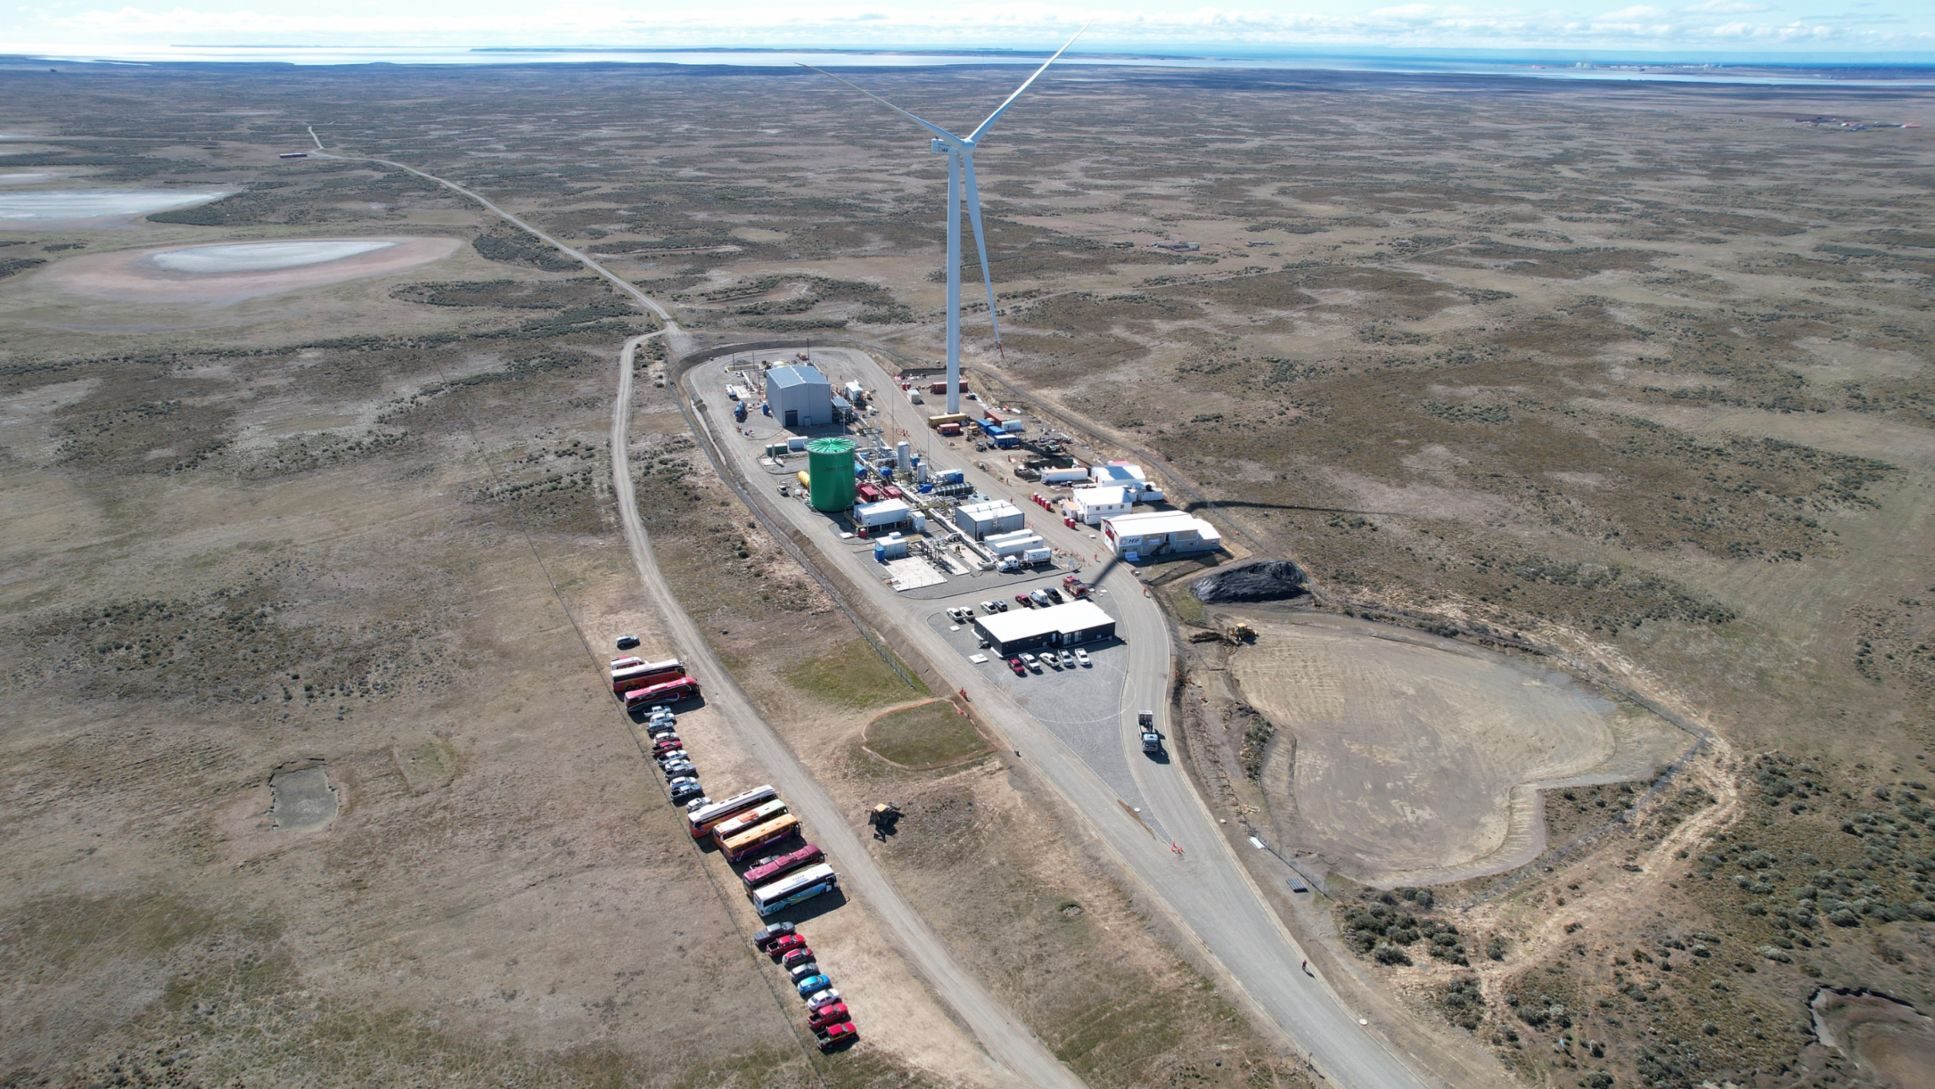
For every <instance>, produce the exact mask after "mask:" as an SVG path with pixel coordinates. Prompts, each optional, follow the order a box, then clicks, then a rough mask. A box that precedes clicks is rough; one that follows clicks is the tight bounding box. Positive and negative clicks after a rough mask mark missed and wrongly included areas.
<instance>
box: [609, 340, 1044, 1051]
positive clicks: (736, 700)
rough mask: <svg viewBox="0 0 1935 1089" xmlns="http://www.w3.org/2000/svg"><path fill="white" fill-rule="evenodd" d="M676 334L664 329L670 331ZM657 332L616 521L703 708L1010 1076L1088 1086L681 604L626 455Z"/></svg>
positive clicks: (628, 360)
mask: <svg viewBox="0 0 1935 1089" xmlns="http://www.w3.org/2000/svg"><path fill="white" fill-rule="evenodd" d="M669 328H671V326H670V324H669V323H668V329H669ZM658 335H659V334H658V333H646V334H644V335H643V336H637V337H633V338H632V339H630V340H628V341H626V342H625V348H624V351H623V352H622V353H621V354H620V356H619V361H618V395H617V397H616V399H615V400H614V402H613V405H612V412H611V476H612V490H613V492H614V493H615V494H616V495H617V496H618V510H619V523H620V525H622V526H623V527H624V530H625V544H626V546H627V547H628V548H630V550H631V554H632V564H633V566H634V567H636V568H637V570H638V577H639V581H640V582H642V583H644V585H645V593H646V596H647V597H648V598H650V599H651V604H652V606H653V608H654V609H656V610H657V612H658V613H659V616H660V618H661V619H662V620H663V622H664V625H665V630H666V632H667V634H669V635H670V636H671V638H672V641H673V642H674V643H675V644H676V645H677V646H678V648H679V655H680V657H681V658H682V659H683V660H685V661H687V662H690V663H693V664H694V665H696V666H697V667H698V670H699V671H700V672H702V673H703V674H704V676H705V678H706V682H705V683H706V703H707V705H708V706H710V707H713V708H715V709H717V710H718V711H719V713H720V714H721V715H722V716H723V717H724V719H725V721H726V722H727V724H728V725H729V727H730V728H731V730H732V732H733V733H734V734H735V735H736V736H737V737H738V738H739V741H740V743H741V744H742V745H743V746H744V747H745V751H746V753H747V755H749V756H751V757H752V758H753V759H754V760H756V761H757V762H758V763H759V764H760V765H761V766H763V767H765V768H766V769H767V770H768V773H769V774H770V775H771V779H772V783H773V785H774V786H776V787H778V788H779V790H780V793H781V794H783V795H784V796H785V797H786V804H787V805H789V806H791V807H792V810H793V812H795V813H797V814H798V815H799V816H800V818H801V819H802V820H804V821H805V822H806V824H807V825H808V826H809V827H811V828H812V829H813V838H814V841H815V842H817V843H818V844H819V845H820V846H821V847H822V848H824V849H825V850H826V853H827V856H828V857H829V858H830V859H831V860H832V861H833V863H834V865H835V867H836V868H837V869H838V870H839V872H840V878H841V881H842V882H843V886H844V887H845V888H846V889H848V890H850V891H851V892H853V893H855V894H856V895H858V896H859V897H860V898H861V899H863V900H864V901H865V902H866V904H867V906H868V908H870V909H871V910H873V911H874V913H876V914H877V915H879V916H880V918H881V920H882V921H883V922H884V923H885V924H886V926H887V928H888V930H889V931H891V932H892V933H893V934H894V936H895V937H896V938H897V939H898V942H899V945H900V948H901V952H902V954H903V955H905V956H906V958H907V960H908V961H909V962H910V963H911V964H912V966H913V967H914V969H915V970H916V971H917V972H918V973H919V974H920V975H921V976H922V978H923V979H924V980H925V981H926V983H927V984H928V986H929V987H931V988H932V989H933V991H934V993H935V994H936V995H937V996H938V997H939V998H940V1000H941V1001H942V1002H943V1003H945V1004H946V1005H947V1006H948V1007H949V1008H950V1009H952V1010H953V1011H954V1012H955V1013H956V1014H957V1015H958V1016H959V1017H960V1018H961V1020H962V1021H964V1022H965V1023H966V1024H967V1026H968V1028H969V1029H970V1030H971V1031H972V1032H973V1033H974V1035H975V1038H976V1039H978V1040H979V1041H980V1042H981V1046H982V1047H984V1048H986V1049H987V1051H988V1053H989V1055H991V1056H992V1057H993V1058H994V1060H995V1061H996V1062H998V1063H1000V1064H1001V1065H1003V1066H1005V1067H1007V1068H1008V1070H1010V1071H1011V1072H1013V1073H1014V1074H1015V1075H1016V1076H1017V1077H1018V1078H1019V1079H1020V1080H1021V1081H1022V1083H1024V1084H1026V1085H1031V1086H1065V1087H1070V1089H1074V1087H1079V1086H1081V1085H1082V1082H1081V1080H1080V1079H1078V1078H1076V1077H1075V1075H1074V1074H1072V1073H1070V1072H1069V1070H1068V1068H1067V1067H1065V1066H1063V1065H1062V1064H1061V1061H1060V1060H1059V1059H1057V1058H1055V1056H1054V1055H1053V1054H1051V1053H1050V1052H1049V1050H1048V1048H1047V1047H1045V1046H1044V1045H1043V1044H1042V1042H1041V1041H1040V1040H1038V1039H1036V1038H1035V1036H1034V1034H1033V1033H1032V1032H1030V1031H1029V1030H1028V1028H1027V1027H1026V1026H1025V1025H1022V1024H1020V1023H1019V1022H1017V1021H1015V1020H1014V1018H1012V1017H1010V1016H1009V1014H1008V1011H1007V1009H1006V1008H1005V1007H1003V1006H1002V1005H1001V1003H1000V1002H998V1001H996V999H995V997H994V996H993V995H992V994H990V993H988V990H987V988H985V987H983V986H982V985H981V981H980V980H978V979H976V978H975V977H974V976H972V975H970V974H968V973H967V972H966V971H965V970H964V969H963V968H962V967H961V966H960V965H959V964H957V963H955V961H954V958H953V957H951V956H949V955H948V953H947V950H946V949H945V947H943V946H942V945H941V940H940V937H939V936H938V935H936V934H935V933H934V931H933V930H932V929H930V928H929V927H928V925H927V923H926V922H925V921H924V920H922V919H921V917H920V916H919V915H918V914H916V913H915V912H914V909H913V907H912V906H911V905H909V904H908V903H907V901H906V900H904V899H902V898H901V895H900V893H899V892H898V891H897V890H896V889H895V888H894V887H893V885H892V884H891V883H890V882H888V880H887V877H886V875H885V874H883V873H881V872H880V870H879V869H878V868H877V867H876V866H875V865H874V863H873V856H872V855H871V854H869V853H868V851H867V849H866V847H865V846H864V845H863V844H862V843H861V842H860V837H859V836H858V835H856V834H855V833H854V831H853V829H852V828H851V827H850V826H849V825H848V824H847V822H846V819H845V818H844V817H843V816H842V815H841V813H840V810H839V807H838V806H836V805H835V804H834V803H833V799H832V798H831V797H830V796H828V795H827V793H826V791H825V790H823V789H822V788H821V787H820V784H819V782H818V781H817V780H815V779H814V778H813V776H812V774H811V773H810V772H808V771H807V770H806V767H805V766H804V765H802V764H801V763H800V762H799V759H798V758H797V757H795V756H794V755H793V752H792V750H791V749H788V748H787V747H786V745H785V743H784V742H782V741H781V740H780V739H779V736H778V735H777V734H776V733H774V732H773V729H772V727H770V726H768V725H767V724H766V722H765V720H764V719H762V718H760V717H759V714H758V712H757V711H755V710H753V707H752V704H751V703H750V702H749V701H748V700H747V699H746V696H745V694H744V693H742V692H741V691H740V690H739V687H738V685H736V684H734V683H733V681H732V677H731V675H730V674H729V673H727V672H726V668H725V665H724V664H723V663H721V662H720V661H719V660H718V659H717V658H716V657H715V656H714V655H713V653H712V650H711V648H710V647H709V646H708V645H707V644H706V641H705V639H704V637H702V636H701V635H700V634H699V630H698V628H697V627H696V626H695V625H694V624H693V623H692V618H691V617H690V616H688V615H686V613H685V611H684V610H683V609H681V608H680V607H679V603H678V599H677V598H675V597H673V595H672V588H671V586H670V585H669V584H668V583H667V582H666V581H665V575H664V573H663V572H661V571H660V570H659V568H658V564H657V563H656V562H655V561H654V560H653V558H652V546H651V541H650V540H649V539H648V538H647V537H646V535H645V526H644V524H643V523H642V522H641V521H639V517H638V502H637V496H636V494H635V493H634V491H633V489H632V481H631V470H630V462H629V459H628V458H627V457H626V449H627V445H628V442H629V438H628V435H627V428H628V425H629V423H630V421H631V402H632V361H633V357H634V356H635V355H636V353H637V351H638V346H639V345H640V344H643V343H644V342H645V341H647V340H650V339H651V338H652V337H654V336H658Z"/></svg>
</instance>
